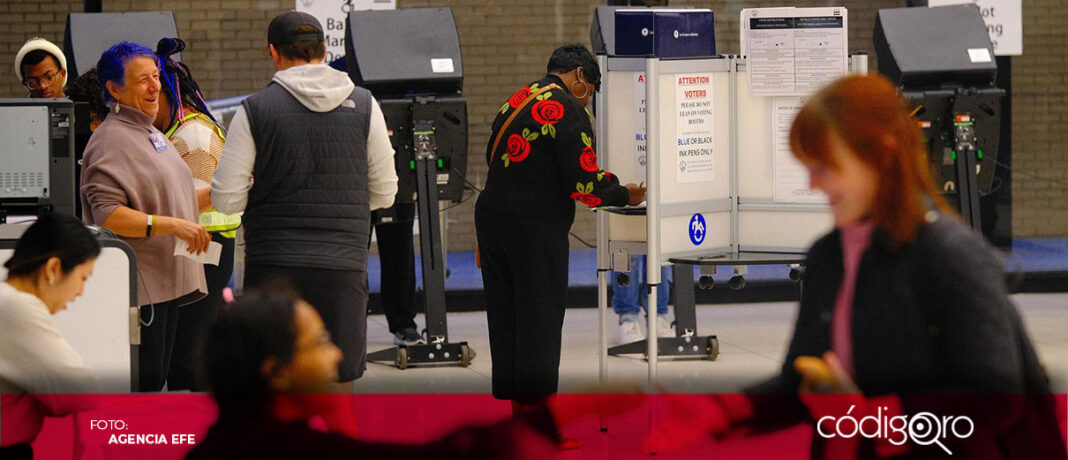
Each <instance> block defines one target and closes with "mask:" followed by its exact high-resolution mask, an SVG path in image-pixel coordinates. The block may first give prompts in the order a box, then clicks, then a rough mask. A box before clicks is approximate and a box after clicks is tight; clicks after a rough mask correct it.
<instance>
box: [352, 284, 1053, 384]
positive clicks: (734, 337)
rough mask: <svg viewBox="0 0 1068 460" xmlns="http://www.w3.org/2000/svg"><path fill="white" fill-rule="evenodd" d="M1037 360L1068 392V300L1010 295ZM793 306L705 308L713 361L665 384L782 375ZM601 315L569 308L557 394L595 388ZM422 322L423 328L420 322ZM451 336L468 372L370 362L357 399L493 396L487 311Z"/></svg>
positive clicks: (667, 364) (621, 370)
mask: <svg viewBox="0 0 1068 460" xmlns="http://www.w3.org/2000/svg"><path fill="white" fill-rule="evenodd" d="M1013 301H1014V302H1015V304H1016V306H1017V308H1018V309H1019V310H1020V312H1021V314H1022V315H1023V317H1024V321H1025V323H1026V326H1027V329H1028V332H1029V333H1030V335H1031V338H1032V340H1033V342H1034V344H1035V347H1036V349H1037V350H1038V354H1039V356H1040V358H1041V359H1042V361H1043V363H1044V364H1045V365H1046V367H1047V369H1048V370H1049V373H1050V375H1051V377H1052V378H1053V386H1054V391H1056V392H1059V393H1064V392H1068V294H1021V295H1016V296H1013ZM796 308H797V303H796V302H778V303H760V304H738V305H700V306H698V308H697V321H698V332H699V333H700V334H714V335H717V336H718V338H719V343H720V355H719V357H718V358H717V359H716V360H715V361H708V360H696V361H693V360H690V361H664V360H661V361H660V366H659V368H658V369H659V374H658V376H659V380H660V383H661V384H662V385H663V386H665V387H666V388H668V389H670V390H671V391H673V392H680V393H682V392H687V393H688V392H733V391H738V390H740V389H742V388H744V387H746V386H748V385H749V384H752V383H755V382H758V381H760V380H763V379H765V378H767V377H769V376H772V375H774V374H775V373H776V372H778V369H779V367H780V366H781V364H782V358H783V354H784V353H785V349H786V346H787V341H788V340H789V335H790V333H791V331H792V329H793V321H794V316H795V315H796ZM608 318H609V319H608V322H609V328H608V334H609V343H610V344H615V340H616V334H617V327H616V326H615V323H616V316H615V314H613V313H611V312H609V313H608ZM597 319H598V312H597V309H592V308H587V309H570V310H568V311H567V314H566V317H565V320H564V331H563V355H562V359H561V365H560V390H561V391H562V392H568V391H573V390H577V389H581V388H583V387H584V386H587V385H590V384H592V383H595V382H597V369H598V366H597V348H598V343H599V342H598V340H599V339H598V335H597ZM417 321H418V322H420V323H421V321H422V318H421V317H420V318H419V319H418V320H417ZM448 323H449V335H450V338H451V339H452V340H453V341H467V342H468V343H469V344H470V345H471V346H472V347H473V348H474V349H475V350H476V351H477V352H478V353H479V355H478V356H477V357H476V358H475V360H474V362H473V363H472V364H471V366H470V367H467V368H461V367H434V368H409V369H407V370H404V371H402V370H399V369H397V368H396V367H393V366H392V365H387V364H375V363H369V364H368V368H367V372H366V374H364V377H363V378H361V379H360V380H357V382H356V385H355V388H356V392H357V393H489V392H490V356H489V339H488V337H487V334H486V315H485V313H483V312H473V313H450V314H449V316H448ZM367 329H368V330H367V334H368V340H367V342H368V343H367V347H368V350H371V351H374V350H379V349H382V348H387V347H389V346H391V345H392V342H391V340H392V336H391V335H390V334H389V331H388V329H387V327H386V320H385V317H384V316H381V315H374V316H371V317H369V320H368V324H367ZM607 362H608V370H609V376H610V377H611V378H619V379H632V380H635V381H638V382H642V383H644V382H646V381H647V376H648V370H647V369H648V368H647V365H646V362H645V361H644V359H642V358H641V357H640V356H637V355H635V356H634V357H609V358H608V361H607Z"/></svg>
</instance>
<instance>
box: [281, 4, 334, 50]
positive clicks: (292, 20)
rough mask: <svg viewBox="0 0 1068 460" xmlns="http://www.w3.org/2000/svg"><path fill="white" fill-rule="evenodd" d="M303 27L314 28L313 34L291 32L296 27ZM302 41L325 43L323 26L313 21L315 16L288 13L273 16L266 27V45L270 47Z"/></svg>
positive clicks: (293, 12) (316, 20) (296, 12)
mask: <svg viewBox="0 0 1068 460" xmlns="http://www.w3.org/2000/svg"><path fill="white" fill-rule="evenodd" d="M305 25H307V26H312V27H315V32H314V33H312V32H309V33H304V34H301V33H295V32H293V31H294V30H295V29H296V28H297V27H299V26H305ZM303 41H309V42H312V41H317V42H323V41H325V40H324V37H323V26H322V25H320V24H319V20H318V19H315V16H312V15H310V14H308V13H301V12H299V11H288V12H285V13H282V14H279V15H278V16H275V17H274V19H272V20H271V25H269V26H267V43H270V44H272V45H289V44H292V43H296V42H303Z"/></svg>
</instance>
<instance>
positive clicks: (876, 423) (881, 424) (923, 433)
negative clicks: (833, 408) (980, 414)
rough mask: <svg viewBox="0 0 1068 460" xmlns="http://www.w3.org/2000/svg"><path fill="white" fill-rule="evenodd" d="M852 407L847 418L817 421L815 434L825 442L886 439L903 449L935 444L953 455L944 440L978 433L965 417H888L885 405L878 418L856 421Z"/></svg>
mask: <svg viewBox="0 0 1068 460" xmlns="http://www.w3.org/2000/svg"><path fill="white" fill-rule="evenodd" d="M855 408H856V406H855V405H852V406H849V410H848V411H846V415H844V416H842V417H837V418H836V417H833V416H830V415H828V416H825V417H820V419H819V420H818V421H817V422H816V432H817V433H819V435H820V436H822V437H823V438H825V439H831V438H834V437H842V438H852V437H854V436H857V435H860V436H863V437H865V438H868V439H876V438H878V439H885V440H887V441H889V442H890V444H893V445H895V446H900V445H902V444H905V443H906V442H908V441H912V442H913V443H915V444H917V445H920V446H930V445H932V444H934V445H937V446H938V447H941V448H942V450H944V451H945V452H946V453H947V454H949V455H953V452H951V451H950V450H949V448H948V447H946V445H945V443H944V441H945V440H946V439H948V438H949V437H950V436H953V437H955V438H957V439H967V438H968V437H970V436H971V435H972V433H974V432H975V423H974V422H973V421H972V419H971V418H968V417H966V416H952V415H944V416H942V417H939V416H937V415H935V414H932V413H930V412H919V413H917V414H913V415H911V416H909V415H897V416H893V417H890V416H886V415H883V411H884V410H888V409H887V408H886V407H884V406H880V407H879V408H878V409H877V410H876V415H868V416H865V417H861V418H860V420H857V419H856V417H853V416H852V415H851V414H852V413H853V409H855Z"/></svg>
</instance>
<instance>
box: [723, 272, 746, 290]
mask: <svg viewBox="0 0 1068 460" xmlns="http://www.w3.org/2000/svg"><path fill="white" fill-rule="evenodd" d="M727 286H730V288H731V289H734V290H735V291H738V290H741V289H742V288H744V287H745V278H744V277H742V275H734V276H732V277H731V279H730V280H728V281H727Z"/></svg>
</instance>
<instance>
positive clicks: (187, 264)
mask: <svg viewBox="0 0 1068 460" xmlns="http://www.w3.org/2000/svg"><path fill="white" fill-rule="evenodd" d="M96 70H97V79H98V80H99V81H100V87H101V88H102V89H103V91H102V96H103V98H104V102H105V103H107V104H108V107H109V115H108V117H107V119H105V120H104V122H103V123H101V124H100V127H99V128H97V130H96V131H95V132H94V133H93V136H92V137H91V138H89V144H88V145H87V146H86V148H85V157H84V159H83V163H82V166H83V169H82V187H81V200H82V209H84V216H83V217H84V219H85V221H86V222H87V223H90V224H95V225H100V226H103V227H106V228H108V229H109V230H111V231H113V232H115V233H116V234H118V235H119V236H121V237H122V238H123V239H124V240H125V241H126V242H127V243H128V244H129V245H130V247H131V248H133V250H134V253H135V254H136V256H137V269H138V273H139V277H140V279H139V280H138V283H137V285H138V292H137V299H138V305H140V306H141V307H140V315H141V346H140V349H139V353H138V370H139V387H140V388H139V389H140V390H143V391H159V390H161V389H162V388H163V385H164V383H165V382H166V380H167V370H168V368H169V366H170V355H171V349H172V346H173V343H174V336H175V332H176V328H177V325H178V322H177V318H178V307H179V306H183V305H186V304H189V303H192V302H194V301H196V300H198V299H200V298H201V297H203V296H204V295H205V293H206V292H207V287H206V285H205V281H204V270H203V268H202V267H201V264H200V263H198V262H196V261H194V260H193V259H191V258H187V257H180V256H177V255H175V254H191V253H195V254H200V253H202V252H204V251H205V250H207V249H208V243H210V242H211V237H210V236H209V235H208V233H207V232H206V231H205V230H204V227H202V226H201V225H200V224H199V223H198V215H199V213H200V211H203V210H205V209H207V207H208V206H210V200H205V199H202V200H200V201H199V202H198V200H197V193H196V190H195V188H194V187H193V176H192V174H191V173H190V172H189V168H188V167H187V166H186V164H185V162H183V161H182V159H181V157H180V156H179V155H178V153H177V151H176V150H175V147H174V145H173V144H172V143H171V142H170V140H168V139H167V137H166V136H165V135H163V133H161V132H160V131H159V130H158V129H156V128H155V127H154V126H152V123H153V121H154V120H155V119H156V114H157V113H158V112H159V106H160V105H159V99H160V97H161V93H160V80H159V66H158V60H157V58H156V55H155V54H154V53H153V52H152V50H150V49H148V48H146V47H144V46H141V45H138V44H136V43H130V42H121V43H118V44H116V45H114V46H112V47H111V48H109V49H108V50H107V51H105V52H104V53H103V54H101V55H100V61H98V62H97V65H96Z"/></svg>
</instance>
